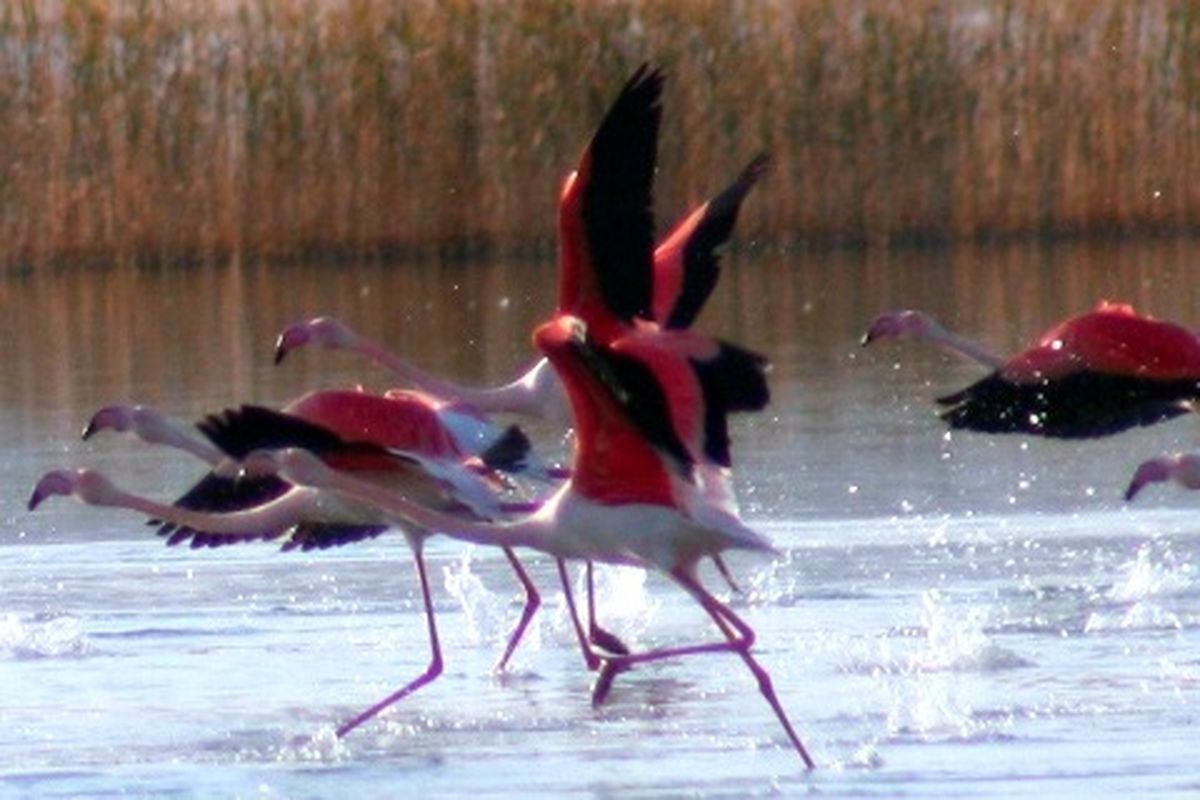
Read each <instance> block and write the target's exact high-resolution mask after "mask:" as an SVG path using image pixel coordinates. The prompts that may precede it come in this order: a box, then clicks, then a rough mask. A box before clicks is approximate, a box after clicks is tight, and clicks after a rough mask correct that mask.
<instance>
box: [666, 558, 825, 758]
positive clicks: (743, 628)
mask: <svg viewBox="0 0 1200 800" xmlns="http://www.w3.org/2000/svg"><path fill="white" fill-rule="evenodd" d="M671 576H672V577H673V578H675V580H676V581H677V582H678V583H679V585H680V586H682V587H683V588H684V589H686V590H687V591H688V592H689V593H690V594H691V595H692V597H695V598H696V600H698V601H699V602H700V605H701V606H703V607H704V610H705V611H707V612H708V615H709V616H710V617H712V618H713V621H714V622H716V623H717V626H718V627H720V628H721V629H722V630H723V631H725V632H726V636H727V637H729V641H730V643H731V644H733V643H734V641H735V639H734V637H733V636H730V632H729V631H728V630H727V629H726V628H725V626H724V625H722V624H721V620H722V619H723V620H725V621H726V622H728V623H729V624H730V625H731V626H733V628H734V630H735V631H736V632H737V633H738V634H739V635H740V636H739V638H737V640H736V641H737V643H738V644H737V647H736V648H735V649H736V650H737V652H738V655H740V656H741V657H742V660H743V661H745V662H746V666H747V667H749V668H750V672H751V674H753V675H754V677H755V679H756V680H757V681H758V690H759V692H761V693H762V696H763V697H764V698H766V701H767V703H768V704H769V705H770V706H771V709H772V710H773V711H774V712H775V716H776V717H777V718H778V719H779V723H780V724H781V725H782V726H783V730H784V732H785V733H786V734H787V737H788V739H790V740H791V742H792V746H793V747H795V748H796V752H797V753H799V754H800V758H801V759H803V760H804V766H805V767H807V768H808V769H814V768H815V767H816V762H814V761H813V760H812V757H811V756H810V755H809V754H808V750H806V749H805V747H804V743H803V742H801V741H800V737H799V736H798V735H797V734H796V729H795V728H793V727H792V723H791V720H789V719H788V716H787V714H786V713H785V712H784V710H783V705H782V704H781V703H780V702H779V697H778V695H776V694H775V687H774V686H772V684H771V676H770V675H768V674H767V671H766V670H765V669H764V668H763V667H762V665H761V664H759V663H758V661H756V660H755V658H754V656H752V655H751V654H750V647H751V646H752V645H753V643H754V629H753V628H751V627H750V626H749V625H748V624H747V623H746V622H745V620H743V619H742V618H741V617H739V616H738V615H737V614H735V613H734V612H733V609H731V608H730V607H729V606H727V605H725V604H724V603H722V602H721V601H720V600H718V599H717V598H716V597H714V596H713V595H712V594H710V593H709V592H708V590H707V589H705V588H704V587H703V586H701V585H700V583H699V581H697V580H696V578H695V577H694V576H692V575H691V574H690V573H689V572H687V571H686V570H684V569H682V568H679V567H677V568H675V569H673V570H671Z"/></svg>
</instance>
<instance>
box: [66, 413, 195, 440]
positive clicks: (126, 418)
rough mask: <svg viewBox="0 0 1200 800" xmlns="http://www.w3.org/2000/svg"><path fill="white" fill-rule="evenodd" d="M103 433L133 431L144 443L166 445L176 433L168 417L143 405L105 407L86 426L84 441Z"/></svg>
mask: <svg viewBox="0 0 1200 800" xmlns="http://www.w3.org/2000/svg"><path fill="white" fill-rule="evenodd" d="M102 431H115V432H117V433H128V432H130V431H133V432H134V433H136V434H137V435H138V437H139V438H141V439H142V440H144V441H147V442H158V443H164V444H165V443H168V442H171V441H173V440H174V439H175V435H174V434H175V432H174V430H172V427H171V423H170V422H168V421H167V419H166V417H164V416H163V415H162V414H160V413H158V412H157V411H155V410H154V409H152V408H150V407H148V406H141V405H138V406H127V405H112V406H105V407H104V408H102V409H100V410H99V411H97V412H96V413H95V414H93V415H92V418H91V419H90V420H89V421H88V424H87V425H85V426H84V428H83V439H84V441H87V440H88V439H90V438H92V437H93V436H95V435H96V434H97V433H100V432H102Z"/></svg>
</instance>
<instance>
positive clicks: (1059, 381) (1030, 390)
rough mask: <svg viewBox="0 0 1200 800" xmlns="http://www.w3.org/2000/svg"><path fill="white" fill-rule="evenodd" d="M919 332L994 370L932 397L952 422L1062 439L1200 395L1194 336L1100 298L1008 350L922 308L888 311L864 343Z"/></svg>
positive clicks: (1199, 353)
mask: <svg viewBox="0 0 1200 800" xmlns="http://www.w3.org/2000/svg"><path fill="white" fill-rule="evenodd" d="M887 338H913V339H923V340H926V341H929V342H932V343H934V344H935V345H938V346H940V347H942V348H944V349H946V350H948V351H951V352H954V353H957V354H959V355H962V356H964V357H966V358H968V359H970V360H972V361H975V362H978V363H980V364H983V365H984V366H986V367H988V368H990V369H991V370H992V372H991V374H990V375H988V376H987V377H985V378H983V379H982V380H979V381H976V382H975V383H973V384H971V385H970V386H968V387H966V388H965V389H963V390H961V391H958V392H954V393H953V394H949V395H946V396H944V397H940V398H938V400H937V402H938V403H939V404H940V405H943V406H945V407H946V410H945V411H943V412H942V413H941V417H942V419H944V420H946V421H947V422H948V423H949V424H950V426H951V427H952V428H964V429H967V430H974V431H982V432H986V433H1014V432H1020V433H1028V434H1033V435H1037V436H1049V437H1058V438H1087V437H1097V436H1108V435H1111V434H1115V433H1120V432H1121V431H1124V430H1127V429H1129V428H1132V427H1135V426H1139V425H1153V424H1155V423H1158V422H1162V421H1164V420H1168V419H1172V418H1174V417H1177V416H1179V415H1181V414H1185V413H1187V412H1188V411H1189V410H1190V408H1189V404H1190V403H1191V402H1193V401H1195V400H1196V399H1200V339H1198V338H1197V336H1196V334H1195V333H1193V332H1192V331H1190V330H1188V329H1186V328H1183V327H1181V326H1179V325H1176V324H1174V323H1171V322H1163V321H1160V320H1156V319H1152V318H1150V317H1146V316H1142V315H1139V314H1137V313H1136V312H1135V311H1134V310H1133V308H1132V307H1130V306H1128V305H1120V304H1114V303H1107V302H1102V303H1100V304H1099V306H1098V307H1097V308H1096V309H1095V310H1093V311H1090V312H1088V313H1086V314H1081V315H1079V316H1077V317H1072V318H1071V319H1068V320H1066V321H1064V322H1062V323H1060V324H1058V325H1056V326H1055V327H1053V328H1051V329H1050V330H1049V331H1047V332H1046V333H1045V334H1043V335H1042V336H1041V338H1039V339H1038V341H1037V343H1036V344H1035V345H1034V346H1033V347H1031V348H1029V349H1028V350H1025V351H1023V352H1021V353H1018V354H1017V355H1015V356H1012V357H1011V358H1007V359H1005V358H1000V357H998V356H996V355H993V354H992V353H990V352H989V351H988V350H987V349H986V348H984V347H982V346H980V345H978V344H976V343H974V342H972V341H970V340H968V339H965V338H963V337H961V336H959V335H957V334H954V333H951V332H950V331H947V330H946V329H945V328H944V327H943V326H941V325H940V324H938V323H937V322H936V321H935V320H933V319H932V318H931V317H929V316H928V315H927V314H924V313H923V312H920V311H912V310H905V311H890V312H887V313H885V314H882V315H880V316H879V317H877V318H876V319H875V321H874V322H873V323H872V324H871V327H870V329H869V330H868V331H867V334H866V336H864V338H863V344H864V345H866V344H870V343H871V342H874V341H878V340H880V339H887Z"/></svg>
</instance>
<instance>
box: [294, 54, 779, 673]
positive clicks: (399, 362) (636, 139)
mask: <svg viewBox="0 0 1200 800" xmlns="http://www.w3.org/2000/svg"><path fill="white" fill-rule="evenodd" d="M662 82H663V76H662V73H661V72H659V71H657V70H650V69H649V67H648V65H643V66H642V67H641V68H640V69H639V70H637V72H635V73H634V75H633V76H632V77H631V78H630V79H629V81H628V82H627V83H626V85H625V86H624V87H623V88H622V90H621V92H620V93H619V95H618V97H617V99H616V100H615V101H614V103H613V104H612V106H611V107H610V109H609V111H608V112H607V113H606V114H605V116H604V118H603V120H602V121H601V123H600V125H599V126H598V128H597V131H596V133H595V135H594V136H593V138H592V140H591V142H590V143H589V144H588V146H587V148H586V149H585V151H584V154H583V156H582V157H581V160H580V165H579V168H578V169H577V170H575V171H574V172H573V173H571V175H570V176H568V178H567V180H566V182H565V184H564V187H563V191H562V196H561V199H560V213H559V228H560V243H561V244H560V267H561V277H560V296H559V303H558V306H559V307H558V311H559V312H560V313H572V314H578V315H580V316H581V317H583V318H584V319H586V320H587V321H588V322H589V324H591V325H592V326H593V328H594V329H599V328H601V327H602V326H603V325H604V324H605V323H606V322H608V321H610V320H614V319H615V320H617V322H615V323H614V324H615V327H613V328H612V329H611V333H610V334H609V335H616V334H617V333H618V332H620V331H621V330H622V329H623V327H624V326H627V325H629V324H631V323H632V320H633V318H634V317H637V318H639V320H640V321H652V322H656V323H657V324H658V325H659V326H661V327H662V328H665V329H667V330H683V329H686V328H689V327H690V326H691V325H692V323H693V322H694V321H695V319H696V317H697V315H698V314H699V313H700V311H701V309H702V308H703V306H704V303H705V302H706V301H707V299H708V297H709V296H710V295H711V293H712V291H713V289H714V288H715V286H716V283H717V280H718V277H719V275H720V255H719V249H720V248H721V247H722V245H724V244H725V243H726V242H727V241H728V239H729V236H730V234H731V233H732V231H733V227H734V225H735V224H736V222H737V216H738V213H739V211H740V209H741V205H742V202H743V201H744V200H745V198H746V196H747V195H748V194H749V192H750V190H751V189H752V188H753V187H754V185H755V184H756V183H757V182H758V181H759V180H760V179H761V178H762V176H763V175H764V174H765V173H766V171H767V169H768V167H769V164H770V159H769V157H768V156H767V155H766V154H761V153H760V154H758V155H756V156H755V157H754V158H753V159H751V161H750V162H749V163H748V164H747V165H746V167H745V168H743V170H742V171H741V173H739V175H738V176H737V177H736V178H735V180H734V181H733V182H732V183H731V184H729V186H727V187H726V188H725V189H724V190H722V191H721V192H720V193H719V194H717V195H716V196H715V197H713V198H712V199H710V200H709V201H707V202H705V203H703V204H701V205H700V206H698V207H697V208H695V209H694V210H692V211H691V212H690V213H689V214H687V215H686V216H685V217H684V219H683V220H682V221H680V222H679V223H678V224H677V225H676V226H675V228H674V229H673V230H672V231H671V232H670V233H668V234H667V236H666V237H664V239H663V240H662V241H661V242H660V243H659V244H658V246H657V247H656V248H654V250H653V255H652V258H650V259H649V260H647V259H645V258H643V257H642V255H644V254H643V253H642V252H641V251H643V250H644V249H645V247H646V245H647V242H648V241H649V239H648V236H649V234H648V233H647V232H648V231H650V230H652V228H653V216H652V214H651V213H650V205H651V183H652V179H653V172H654V169H655V161H656V156H657V153H656V151H657V140H658V127H659V122H660V118H661V107H660V104H659V99H660V95H661V89H662ZM626 222H630V223H632V224H631V225H626V224H625V223H626ZM593 253H595V254H596V255H593ZM634 286H636V287H637V288H636V289H634V288H633V287H634ZM631 298H632V299H631ZM308 344H316V345H318V346H321V347H325V348H329V349H337V350H348V351H352V352H356V353H358V354H360V355H362V356H365V357H366V358H368V359H369V360H371V361H374V362H375V363H377V364H379V365H380V366H383V367H384V368H386V369H388V370H390V371H391V372H392V373H393V374H394V375H395V376H396V377H398V378H399V379H400V380H403V381H406V382H409V383H412V384H414V385H416V386H419V387H421V388H422V389H424V390H426V391H429V392H432V393H434V394H436V395H439V396H442V397H448V398H454V399H455V400H456V401H457V402H459V403H460V404H463V405H468V406H471V407H473V408H474V409H477V410H479V411H484V412H500V411H507V412H513V413H518V414H524V415H528V416H533V417H538V418H542V419H547V420H550V421H553V422H559V423H563V424H566V423H567V422H569V408H568V405H567V402H566V398H565V394H564V392H563V389H562V386H561V384H560V382H559V381H558V379H557V377H556V376H555V373H554V371H553V370H551V369H550V368H549V366H548V364H547V362H546V360H545V359H544V358H543V359H542V360H540V361H538V362H537V363H536V364H535V365H534V366H533V368H531V369H530V370H529V371H528V372H526V373H524V374H522V375H521V376H518V377H517V378H516V379H514V380H512V381H510V382H509V383H507V384H504V385H502V386H499V387H494V388H486V389H472V388H467V387H463V386H460V385H458V384H455V383H451V382H448V381H445V380H442V379H440V378H436V377H434V376H432V375H430V374H429V373H427V372H425V371H423V370H420V369H419V368H417V367H415V366H413V365H411V364H409V363H408V362H407V361H405V360H404V359H402V358H400V357H399V356H397V355H395V354H393V353H390V352H389V351H387V350H386V348H384V347H383V346H382V345H381V344H379V343H378V342H376V341H373V340H371V339H368V338H365V337H362V336H360V335H359V334H357V333H356V332H355V331H353V330H352V329H351V328H350V327H349V326H348V325H346V324H345V323H344V322H341V321H340V320H336V319H334V318H331V317H317V318H314V319H311V320H308V321H307V322H302V323H297V324H294V325H291V326H289V327H288V328H286V329H284V330H283V331H282V332H281V333H280V335H279V337H278V340H277V343H276V350H275V361H276V363H277V364H278V363H280V362H282V360H283V359H284V358H285V357H286V356H287V354H288V353H290V352H292V351H293V350H295V349H297V348H299V347H302V346H305V345H308ZM477 419H478V417H477ZM476 430H477V431H480V432H479V433H476V440H477V441H480V442H486V441H488V440H489V437H490V436H491V435H492V434H488V433H483V432H482V431H484V430H485V429H484V428H482V427H480V428H477V429H476ZM728 466H729V462H728V456H727V454H726V457H725V459H724V461H723V462H722V463H720V464H715V465H711V464H710V465H707V466H706V468H705V474H706V475H707V476H708V478H709V480H708V481H707V484H708V486H709V487H710V488H711V489H712V490H713V491H718V490H719V491H721V492H722V493H723V494H725V495H726V496H727V498H728V499H730V500H731V499H732V489H731V485H730V482H729V478H728V476H727V475H720V472H721V468H722V467H728ZM551 474H552V475H553V476H554V477H559V478H561V477H565V475H564V473H563V472H559V471H553V472H551ZM716 564H717V566H718V569H720V571H721V573H722V575H723V576H725V578H726V580H728V581H729V582H730V583H731V585H732V583H733V581H732V578H731V577H730V576H729V573H728V570H727V569H726V568H725V565H724V562H723V561H721V560H720V558H719V557H718V558H717V559H716ZM558 566H559V575H560V578H561V579H562V583H563V588H564V595H565V599H566V602H567V605H568V609H569V611H570V616H571V620H572V624H573V625H574V627H575V630H576V634H577V636H578V637H579V640H580V645H581V648H582V650H583V652H584V658H585V661H586V663H587V665H588V667H589V669H596V668H597V666H598V664H599V659H598V656H596V655H595V654H594V653H593V652H592V651H591V649H590V647H589V643H591V644H596V645H599V646H600V647H602V648H603V649H605V650H608V651H609V652H612V653H627V652H628V649H627V648H626V647H625V645H624V644H623V643H622V642H621V641H620V640H619V639H618V638H617V637H615V636H613V635H612V634H611V633H609V632H608V631H606V630H604V629H603V628H601V627H600V626H599V625H598V623H597V622H596V618H595V601H594V590H593V574H592V565H591V564H590V563H587V564H585V582H586V595H587V603H588V606H587V608H588V632H587V633H586V634H585V633H584V630H583V626H582V623H581V622H580V619H579V616H578V614H577V613H576V608H575V602H574V599H573V596H572V593H571V589H570V583H569V580H568V579H567V577H566V569H565V565H564V564H563V563H562V562H561V561H560V562H559V565H558Z"/></svg>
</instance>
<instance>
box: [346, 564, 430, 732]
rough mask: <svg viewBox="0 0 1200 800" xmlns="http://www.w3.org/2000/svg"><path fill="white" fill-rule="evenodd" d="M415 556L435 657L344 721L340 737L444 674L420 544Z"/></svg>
mask: <svg viewBox="0 0 1200 800" xmlns="http://www.w3.org/2000/svg"><path fill="white" fill-rule="evenodd" d="M413 558H414V560H415V561H416V564H417V576H418V577H419V578H420V579H421V597H422V599H423V600H424V601H425V618H426V620H428V625H429V647H430V649H431V650H432V651H433V657H432V658H431V659H430V661H429V666H428V667H427V668H426V670H425V672H423V673H421V675H420V676H418V677H417V678H416V679H415V680H413V681H412V682H410V683H408V684H406V685H405V686H402V687H401V688H399V689H397V690H396V691H394V692H392V693H391V694H389V695H388V696H387V697H385V698H383V699H382V700H380V701H379V702H378V703H376V704H375V705H373V706H371V707H370V708H368V709H367V710H366V711H363V712H362V713H360V714H359V715H358V716H356V717H354V718H353V719H351V720H349V721H348V722H344V723H342V725H341V727H339V728H338V729H337V735H338V738H341V737H343V736H345V735H346V734H348V733H349V732H350V731H352V730H354V729H355V728H357V727H358V726H359V725H362V724H363V723H364V722H366V721H367V720H369V719H371V718H372V717H374V716H375V715H377V714H379V712H381V711H383V710H384V709H385V708H387V707H388V706H390V705H392V704H393V703H398V702H399V701H401V700H403V699H404V698H405V697H408V696H409V695H410V694H412V693H413V692H415V691H417V690H418V689H420V688H421V687H422V686H424V685H425V684H427V683H429V682H431V681H433V680H434V679H436V678H437V677H438V676H439V675H441V674H442V648H441V645H440V644H438V632H437V624H436V623H435V622H434V620H433V599H432V598H431V597H430V594H429V579H428V577H427V576H426V574H425V557H424V555H423V554H422V552H421V546H420V545H419V544H417V545H415V546H414V547H413Z"/></svg>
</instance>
